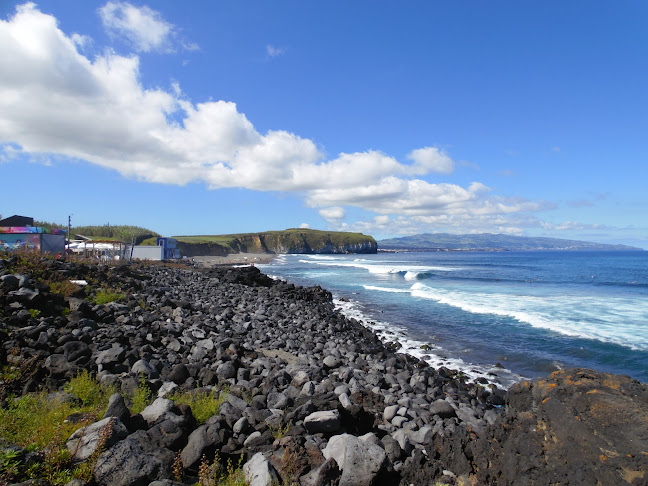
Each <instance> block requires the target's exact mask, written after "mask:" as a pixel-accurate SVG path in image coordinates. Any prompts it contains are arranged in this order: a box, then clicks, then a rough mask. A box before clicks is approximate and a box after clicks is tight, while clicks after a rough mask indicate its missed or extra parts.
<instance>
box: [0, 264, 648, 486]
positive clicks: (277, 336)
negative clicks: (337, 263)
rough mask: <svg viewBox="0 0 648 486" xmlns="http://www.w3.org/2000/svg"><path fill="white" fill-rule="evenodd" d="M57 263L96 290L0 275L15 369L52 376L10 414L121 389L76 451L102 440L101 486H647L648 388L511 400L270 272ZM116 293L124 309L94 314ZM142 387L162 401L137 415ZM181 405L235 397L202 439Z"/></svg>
mask: <svg viewBox="0 0 648 486" xmlns="http://www.w3.org/2000/svg"><path fill="white" fill-rule="evenodd" d="M45 264H46V266H47V270H46V271H47V272H51V273H54V274H57V275H63V276H65V278H66V279H70V280H86V281H87V282H89V285H88V287H87V288H86V290H80V291H79V292H77V293H76V294H75V295H74V296H72V297H69V298H63V297H61V296H59V295H57V294H54V293H53V292H50V290H51V289H49V288H48V287H47V286H46V285H43V284H41V283H39V282H38V281H37V279H36V278H34V276H30V275H27V274H13V273H10V272H9V271H8V270H3V269H8V268H10V267H11V262H10V259H7V260H0V275H1V276H0V306H1V308H2V311H3V312H2V314H1V315H2V316H4V317H1V318H0V323H1V324H0V325H1V326H2V327H4V328H5V331H6V332H3V333H0V336H2V337H0V339H1V340H2V350H1V352H2V356H1V358H2V360H1V361H2V362H1V363H0V364H2V365H6V364H19V363H21V362H25V361H27V360H35V362H37V363H38V366H37V369H36V371H35V372H34V373H33V374H32V375H31V376H30V377H29V379H28V380H26V381H23V382H20V387H18V386H17V385H15V384H14V385H12V388H10V387H8V386H4V387H0V389H1V390H2V394H3V396H0V399H2V400H3V403H2V406H3V407H6V406H8V403H7V400H8V399H9V393H15V394H17V395H20V394H24V393H29V392H32V391H36V390H39V389H42V388H47V389H48V390H51V391H56V390H59V391H60V390H61V387H62V385H63V384H64V383H65V382H66V381H67V380H69V379H70V378H72V377H73V376H75V375H77V374H78V373H79V372H80V371H82V370H88V371H89V372H91V373H92V374H93V375H95V376H96V377H97V379H98V380H99V381H100V382H102V383H106V384H114V385H116V386H117V387H118V389H119V390H120V393H118V394H115V395H114V396H113V397H111V400H110V403H109V406H108V410H107V411H106V413H105V415H104V417H103V418H102V420H97V421H96V422H95V423H94V424H92V425H90V426H88V428H86V429H83V431H82V432H80V433H79V434H78V435H77V437H72V438H71V439H70V441H69V444H70V445H69V446H68V447H69V448H71V449H73V450H74V451H75V454H76V457H77V458H78V457H80V454H81V452H82V453H83V454H85V455H86V457H91V456H92V454H93V452H94V451H95V449H96V448H97V444H98V442H99V440H98V436H99V435H100V434H103V436H104V437H103V440H104V444H107V446H106V447H105V450H103V452H101V451H100V452H101V454H100V455H98V458H97V460H96V463H95V464H94V466H93V479H92V480H91V483H92V484H99V485H112V484H115V485H120V484H121V485H128V484H142V485H146V484H155V485H162V484H166V485H172V484H192V482H191V481H193V482H195V481H196V477H197V475H198V473H199V471H198V468H199V467H200V462H201V458H202V457H203V455H206V456H211V457H213V455H214V453H216V452H218V454H219V456H220V457H221V458H222V459H228V458H232V459H235V460H238V459H239V457H243V462H242V463H243V464H244V468H243V469H244V470H245V472H246V474H247V477H248V480H249V481H250V482H251V484H253V485H258V484H264V485H265V484H270V483H271V482H272V481H277V482H278V484H299V485H303V486H306V485H313V486H314V485H383V484H384V485H389V484H394V485H396V484H402V485H409V484H417V485H418V484H434V483H435V482H439V483H440V484H473V485H474V484H596V481H598V480H602V483H600V484H648V473H647V471H648V387H647V386H646V385H645V384H641V383H638V382H636V381H633V380H631V379H629V378H627V377H616V376H612V375H605V374H600V373H595V372H592V371H589V370H569V371H565V372H560V373H555V374H554V375H552V376H551V377H549V378H548V379H546V380H534V381H533V382H523V383H520V384H517V385H514V386H513V387H511V389H510V390H509V391H508V392H507V391H506V390H502V389H499V388H498V387H497V386H495V385H492V384H489V383H488V382H487V380H486V379H483V380H479V379H478V380H476V381H474V382H468V381H466V377H465V376H463V375H462V374H461V373H459V372H457V371H454V370H449V369H446V368H443V367H442V368H438V369H434V368H432V367H430V366H429V365H428V364H426V363H425V362H423V361H421V360H419V359H417V358H414V357H412V356H408V355H405V354H401V353H398V350H397V348H396V347H395V346H392V345H390V344H389V343H383V342H382V341H381V340H380V339H379V338H378V337H377V336H376V335H375V334H374V333H373V332H372V331H370V330H369V329H367V328H366V327H365V326H364V325H363V324H362V323H360V322H357V321H355V320H353V319H348V318H346V317H344V316H343V315H342V314H341V313H339V312H337V311H336V310H335V309H334V306H333V303H332V302H331V294H330V293H329V292H328V291H326V290H323V289H321V288H319V287H312V288H302V287H296V286H294V285H292V284H289V283H286V282H280V281H274V280H272V279H270V278H269V277H267V276H266V275H264V274H262V273H261V272H260V271H259V270H258V269H256V268H255V267H243V268H230V267H214V268H211V269H197V268H180V267H173V266H164V265H137V266H119V267H107V266H97V265H91V264H81V263H63V262H57V261H52V260H47V261H45ZM102 286H104V287H110V288H114V289H119V290H120V291H121V292H123V293H124V296H125V297H124V299H123V300H121V301H120V302H110V303H106V304H103V305H92V304H90V303H89V302H88V300H86V299H84V298H83V297H87V296H88V295H91V294H92V292H94V291H97V290H98V289H99V288H101V287H102ZM67 308H69V309H70V310H69V311H65V309H67ZM29 309H32V310H37V311H38V316H37V317H36V316H35V314H36V313H35V312H30V311H29ZM63 314H66V315H65V316H64V315H63ZM142 377H143V378H144V379H145V382H146V384H147V386H148V387H150V389H151V390H153V391H154V392H155V396H156V397H157V398H156V399H155V401H153V403H152V404H151V405H149V406H148V407H147V408H145V409H144V410H143V411H142V412H141V413H139V414H132V413H131V412H130V411H129V409H128V408H127V406H126V405H127V402H128V397H129V396H132V393H133V391H134V389H135V388H137V386H138V384H139V383H140V382H141V379H142ZM177 389H180V390H184V391H187V392H190V391H191V390H203V391H210V390H212V389H217V390H227V393H226V394H225V393H223V396H224V401H223V403H222V404H221V406H220V410H219V412H218V413H217V414H216V415H214V416H212V417H211V418H209V419H208V420H207V421H206V422H205V423H204V424H202V425H197V423H196V420H195V418H194V416H193V414H192V411H191V409H190V408H189V407H187V406H183V405H177V404H175V403H174V402H173V401H172V400H170V399H169V398H167V397H169V396H171V395H172V393H173V392H174V390H177ZM59 395H60V394H59ZM53 399H54V398H53ZM277 431H279V432H280V433H277ZM105 436H107V437H105ZM74 441H76V442H74ZM0 446H2V447H5V448H6V447H10V446H12V445H11V444H0ZM93 447H94V449H93ZM176 456H179V457H181V459H182V468H183V469H184V471H183V475H184V476H185V477H186V478H188V479H187V481H185V482H184V483H176V482H174V481H173V480H172V478H173V476H174V475H173V473H172V470H173V467H174V462H175V461H176V459H175V458H176ZM603 457H604V459H602V458H603ZM593 479H594V481H593V482H592V480H593ZM76 481H78V480H76ZM74 484H77V485H78V484H85V483H82V482H77V483H74Z"/></svg>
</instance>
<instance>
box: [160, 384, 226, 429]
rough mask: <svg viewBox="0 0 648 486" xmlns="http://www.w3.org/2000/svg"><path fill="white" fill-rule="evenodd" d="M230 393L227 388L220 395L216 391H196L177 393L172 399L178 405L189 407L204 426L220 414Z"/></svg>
mask: <svg viewBox="0 0 648 486" xmlns="http://www.w3.org/2000/svg"><path fill="white" fill-rule="evenodd" d="M228 393H229V389H228V388H227V387H226V388H224V389H223V390H221V391H220V393H219V392H218V390H216V389H212V390H211V391H205V390H202V389H196V390H192V391H189V392H179V391H178V392H175V393H174V394H173V395H172V396H171V397H170V398H171V400H173V401H174V403H175V404H176V405H189V406H190V407H191V412H192V413H193V416H194V418H195V419H196V422H198V423H199V424H204V423H205V422H206V421H207V419H208V418H209V417H212V416H213V415H216V414H217V413H218V410H219V409H220V406H221V404H222V403H223V402H224V401H225V398H226V397H227V394H228Z"/></svg>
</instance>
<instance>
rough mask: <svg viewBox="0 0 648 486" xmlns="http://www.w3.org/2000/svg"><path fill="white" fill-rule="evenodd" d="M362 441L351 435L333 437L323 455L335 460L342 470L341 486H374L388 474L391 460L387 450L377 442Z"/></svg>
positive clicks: (367, 439) (367, 438)
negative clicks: (382, 476)
mask: <svg viewBox="0 0 648 486" xmlns="http://www.w3.org/2000/svg"><path fill="white" fill-rule="evenodd" d="M365 439H366V440H362V439H360V438H358V437H355V436H353V435H350V434H342V435H336V436H333V437H331V439H330V440H329V442H328V444H327V446H326V447H325V448H324V450H323V451H322V453H323V454H324V457H325V458H326V459H335V462H337V464H338V466H339V468H340V469H341V470H342V476H341V477H340V483H339V485H340V486H373V485H376V484H379V483H378V481H379V478H380V477H381V475H383V474H385V475H386V473H387V469H388V467H389V459H388V458H387V454H386V453H385V450H384V449H382V448H381V447H380V446H378V445H377V444H376V443H375V441H373V440H370V439H369V437H365Z"/></svg>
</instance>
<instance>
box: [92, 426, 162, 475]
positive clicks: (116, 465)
mask: <svg viewBox="0 0 648 486" xmlns="http://www.w3.org/2000/svg"><path fill="white" fill-rule="evenodd" d="M174 457H175V454H173V452H171V451H169V450H168V449H153V447H151V441H150V438H149V436H148V434H147V433H146V432H144V431H142V430H139V431H137V432H135V433H134V434H131V435H129V436H128V437H126V438H125V439H123V440H121V441H119V442H117V444H115V445H114V446H113V447H111V448H110V449H108V450H107V451H106V452H104V453H103V454H101V455H100V456H99V458H98V459H97V462H96V464H95V466H94V469H93V474H94V478H95V481H96V482H97V484H99V485H100V486H130V485H137V484H142V485H144V484H149V483H151V482H152V481H156V480H162V479H168V478H169V475H170V471H171V465H172V464H173V459H174Z"/></svg>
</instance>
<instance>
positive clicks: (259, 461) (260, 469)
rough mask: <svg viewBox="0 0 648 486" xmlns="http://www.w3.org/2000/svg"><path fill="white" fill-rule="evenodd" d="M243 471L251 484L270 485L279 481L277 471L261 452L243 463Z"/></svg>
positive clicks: (250, 485) (254, 485) (255, 485)
mask: <svg viewBox="0 0 648 486" xmlns="http://www.w3.org/2000/svg"><path fill="white" fill-rule="evenodd" d="M243 472H244V473H245V479H246V481H247V482H248V483H249V486H270V485H271V484H273V482H274V481H278V477H277V473H276V472H275V470H274V468H273V467H272V465H271V464H270V463H269V462H268V460H267V459H266V457H265V456H264V455H263V454H262V453H261V452H257V453H256V454H254V455H253V456H252V459H250V460H249V461H248V462H246V463H245V464H244V465H243Z"/></svg>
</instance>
